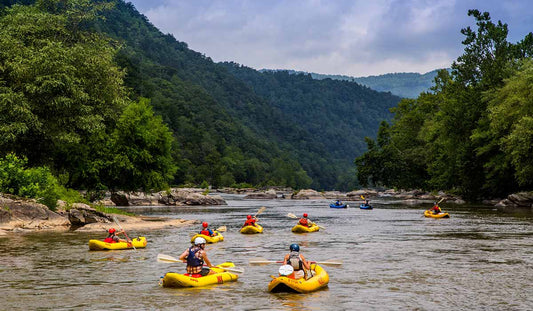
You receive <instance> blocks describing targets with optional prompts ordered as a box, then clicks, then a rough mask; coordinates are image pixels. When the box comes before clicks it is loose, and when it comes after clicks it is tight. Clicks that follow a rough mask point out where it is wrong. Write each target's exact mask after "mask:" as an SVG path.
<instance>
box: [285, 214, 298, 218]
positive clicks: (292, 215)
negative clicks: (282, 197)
mask: <svg viewBox="0 0 533 311" xmlns="http://www.w3.org/2000/svg"><path fill="white" fill-rule="evenodd" d="M287 217H289V218H294V219H296V218H298V217H297V216H296V215H294V214H293V213H288V214H287Z"/></svg>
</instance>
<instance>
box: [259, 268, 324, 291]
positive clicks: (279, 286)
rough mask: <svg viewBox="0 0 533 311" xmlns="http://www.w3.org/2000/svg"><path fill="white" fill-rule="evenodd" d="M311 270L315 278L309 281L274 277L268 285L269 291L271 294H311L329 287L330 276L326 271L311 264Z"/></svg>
mask: <svg viewBox="0 0 533 311" xmlns="http://www.w3.org/2000/svg"><path fill="white" fill-rule="evenodd" d="M311 270H313V277H311V278H310V279H308V280H306V279H305V278H301V279H298V280H295V279H292V278H289V277H286V276H278V277H274V276H272V278H273V280H272V281H270V283H269V284H268V291H269V292H271V293H279V292H296V293H309V292H313V291H316V290H318V289H320V288H323V287H326V286H328V283H329V275H328V273H327V272H326V270H324V269H323V268H322V267H321V266H319V265H317V264H311Z"/></svg>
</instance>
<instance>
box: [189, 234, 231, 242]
mask: <svg viewBox="0 0 533 311" xmlns="http://www.w3.org/2000/svg"><path fill="white" fill-rule="evenodd" d="M213 232H214V233H215V235H214V236H208V235H203V234H200V233H198V234H195V235H194V236H193V237H192V238H191V243H194V239H196V238H204V239H205V241H206V242H207V243H217V242H220V241H224V237H223V236H222V234H220V232H218V231H213Z"/></svg>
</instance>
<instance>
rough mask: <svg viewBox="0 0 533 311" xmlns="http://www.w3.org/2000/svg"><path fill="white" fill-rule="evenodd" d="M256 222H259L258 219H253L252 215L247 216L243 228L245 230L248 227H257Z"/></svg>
mask: <svg viewBox="0 0 533 311" xmlns="http://www.w3.org/2000/svg"><path fill="white" fill-rule="evenodd" d="M256 221H257V218H255V217H252V215H248V216H246V221H245V222H244V225H243V226H242V227H243V228H244V227H246V226H254V227H257V225H256V224H255V222H256Z"/></svg>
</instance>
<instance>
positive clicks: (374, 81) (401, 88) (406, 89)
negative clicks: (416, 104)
mask: <svg viewBox="0 0 533 311" xmlns="http://www.w3.org/2000/svg"><path fill="white" fill-rule="evenodd" d="M447 70H449V69H447ZM260 71H261V72H268V71H287V72H289V73H290V74H309V75H311V77H312V78H313V79H317V80H324V79H332V80H342V81H352V82H357V83H359V84H361V85H365V86H368V87H369V88H371V89H373V90H376V91H379V92H390V93H391V94H393V95H396V96H400V97H405V98H417V97H418V95H420V93H422V92H427V91H429V90H430V89H431V86H432V85H433V81H434V80H435V77H436V76H437V73H438V72H439V69H437V70H432V71H430V72H426V73H424V74H420V73H418V72H396V73H387V74H382V75H377V76H368V77H351V76H345V75H332V74H321V73H315V72H303V71H295V70H269V69H261V70H260Z"/></svg>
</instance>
